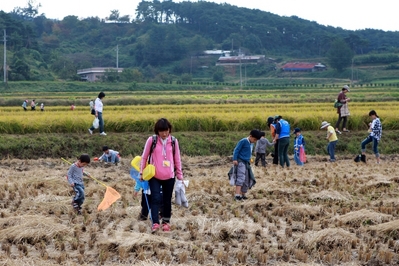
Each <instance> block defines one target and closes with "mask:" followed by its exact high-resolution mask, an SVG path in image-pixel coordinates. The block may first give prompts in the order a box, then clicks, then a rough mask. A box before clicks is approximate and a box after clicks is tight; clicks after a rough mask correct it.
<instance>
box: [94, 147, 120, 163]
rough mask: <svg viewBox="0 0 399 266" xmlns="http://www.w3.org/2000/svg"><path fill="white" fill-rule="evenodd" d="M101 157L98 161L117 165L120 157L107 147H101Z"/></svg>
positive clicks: (116, 152)
mask: <svg viewBox="0 0 399 266" xmlns="http://www.w3.org/2000/svg"><path fill="white" fill-rule="evenodd" d="M103 152H104V153H103V155H101V157H100V158H98V160H99V161H104V162H106V163H114V164H117V163H119V161H120V155H119V152H118V151H114V150H111V149H109V148H108V146H104V147H103Z"/></svg>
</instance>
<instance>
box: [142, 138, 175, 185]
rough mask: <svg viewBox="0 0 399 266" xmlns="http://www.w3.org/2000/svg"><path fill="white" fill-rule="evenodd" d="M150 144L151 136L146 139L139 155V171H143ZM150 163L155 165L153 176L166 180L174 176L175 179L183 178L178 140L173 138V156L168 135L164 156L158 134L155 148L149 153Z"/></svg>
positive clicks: (170, 139)
mask: <svg viewBox="0 0 399 266" xmlns="http://www.w3.org/2000/svg"><path fill="white" fill-rule="evenodd" d="M151 146H152V136H151V137H149V138H148V139H147V142H146V143H145V146H144V151H143V154H142V155H141V163H140V173H142V172H143V169H144V168H145V166H146V164H147V161H148V157H149V155H150V149H151ZM167 162H169V165H167ZM150 163H151V164H153V165H154V166H155V178H157V179H160V180H167V179H170V178H173V177H175V176H176V177H177V179H180V180H183V172H182V170H181V158H180V148H179V142H178V141H177V139H175V155H174V158H173V149H172V137H171V136H170V135H169V136H168V138H167V142H166V156H165V155H163V144H162V139H161V138H160V137H159V136H158V138H157V145H156V146H155V149H154V150H153V152H152V154H151V161H150ZM175 169H176V173H175Z"/></svg>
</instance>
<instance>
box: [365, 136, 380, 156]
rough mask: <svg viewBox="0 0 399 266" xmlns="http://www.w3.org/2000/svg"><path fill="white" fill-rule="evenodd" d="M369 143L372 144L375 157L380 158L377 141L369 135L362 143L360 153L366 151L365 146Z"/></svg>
mask: <svg viewBox="0 0 399 266" xmlns="http://www.w3.org/2000/svg"><path fill="white" fill-rule="evenodd" d="M370 142H373V152H374V154H375V157H380V154H379V153H378V140H377V139H376V138H374V137H373V136H370V135H369V136H368V137H367V138H365V139H364V140H363V141H362V145H361V146H362V152H365V151H366V145H367V144H369V143H370Z"/></svg>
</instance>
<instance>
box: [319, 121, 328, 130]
mask: <svg viewBox="0 0 399 266" xmlns="http://www.w3.org/2000/svg"><path fill="white" fill-rule="evenodd" d="M329 125H330V123H328V122H327V121H323V122H321V127H320V129H323V128H326V127H328V126H329Z"/></svg>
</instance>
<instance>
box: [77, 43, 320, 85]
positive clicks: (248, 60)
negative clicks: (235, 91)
mask: <svg viewBox="0 0 399 266" xmlns="http://www.w3.org/2000/svg"><path fill="white" fill-rule="evenodd" d="M196 57H218V60H217V61H216V63H215V65H216V66H224V67H231V66H240V65H258V64H265V63H266V62H269V63H272V62H274V61H275V60H274V59H273V58H266V57H265V56H264V55H245V54H244V53H242V52H240V51H239V52H238V53H237V55H231V51H229V50H226V51H225V50H205V51H203V52H202V53H200V54H197V55H196ZM326 69H327V67H326V66H325V65H323V64H321V63H319V62H287V63H285V64H284V65H283V66H281V70H282V71H284V72H316V71H324V70H326ZM109 70H112V71H117V72H118V73H121V72H122V71H123V68H115V67H93V68H85V69H78V70H77V75H79V76H80V79H81V80H82V81H89V82H95V81H99V80H101V77H102V76H103V75H104V74H105V72H106V71H109Z"/></svg>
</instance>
